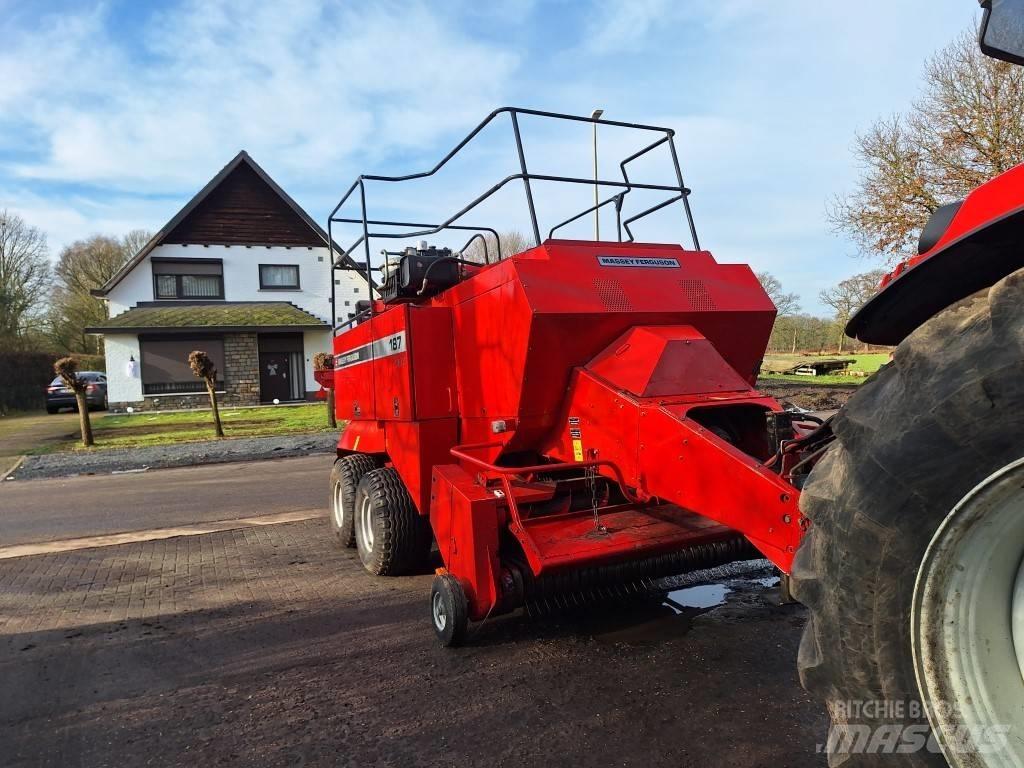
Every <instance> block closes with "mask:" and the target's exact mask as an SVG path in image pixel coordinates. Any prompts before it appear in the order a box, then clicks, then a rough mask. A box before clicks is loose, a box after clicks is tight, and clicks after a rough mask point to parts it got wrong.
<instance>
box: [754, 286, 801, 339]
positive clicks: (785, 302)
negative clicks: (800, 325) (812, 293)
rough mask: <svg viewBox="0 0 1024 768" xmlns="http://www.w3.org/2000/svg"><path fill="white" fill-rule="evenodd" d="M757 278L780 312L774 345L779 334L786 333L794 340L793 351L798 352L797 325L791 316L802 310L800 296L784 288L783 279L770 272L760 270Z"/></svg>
mask: <svg viewBox="0 0 1024 768" xmlns="http://www.w3.org/2000/svg"><path fill="white" fill-rule="evenodd" d="M757 280H758V282H760V283H761V287H762V288H764V292H765V293H767V294H768V298H770V299H771V300H772V303H773V304H774V305H775V310H776V312H777V313H778V314H777V315H776V316H775V325H774V326H773V327H772V339H773V344H772V346H777V344H775V343H774V341H775V338H776V337H777V336H779V335H780V334H786V336H787V338H789V339H790V340H791V341H792V347H793V349H792V351H793V352H796V342H797V326H796V324H795V323H791V322H789V318H791V317H792V316H793V315H795V314H797V313H798V312H799V311H800V297H799V296H798V295H797V294H795V293H786V292H785V291H784V290H783V289H782V281H781V280H779V278H777V277H776V276H775V275H773V274H771V273H770V272H758V273H757Z"/></svg>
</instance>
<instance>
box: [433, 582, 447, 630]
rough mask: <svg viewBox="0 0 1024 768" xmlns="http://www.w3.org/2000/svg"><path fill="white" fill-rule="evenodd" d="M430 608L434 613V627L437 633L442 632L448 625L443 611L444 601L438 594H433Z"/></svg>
mask: <svg viewBox="0 0 1024 768" xmlns="http://www.w3.org/2000/svg"><path fill="white" fill-rule="evenodd" d="M431 606H432V608H433V612H434V626H435V627H437V630H438V631H439V632H444V628H445V627H446V626H447V625H448V614H447V613H446V612H445V610H444V600H442V599H441V593H440V592H435V593H434V597H433V599H432V600H431Z"/></svg>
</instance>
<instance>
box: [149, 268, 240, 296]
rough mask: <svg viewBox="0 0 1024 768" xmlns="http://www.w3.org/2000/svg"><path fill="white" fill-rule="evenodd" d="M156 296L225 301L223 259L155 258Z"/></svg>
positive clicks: (154, 290) (154, 281)
mask: <svg viewBox="0 0 1024 768" xmlns="http://www.w3.org/2000/svg"><path fill="white" fill-rule="evenodd" d="M153 294H154V296H155V297H156V298H157V299H223V298H224V267H223V264H222V263H221V261H220V259H182V260H166V259H153Z"/></svg>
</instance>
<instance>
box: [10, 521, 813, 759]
mask: <svg viewBox="0 0 1024 768" xmlns="http://www.w3.org/2000/svg"><path fill="white" fill-rule="evenodd" d="M324 527H325V523H324V521H322V520H308V521H304V522H298V523H288V524H282V525H273V526H267V527H263V528H246V529H241V530H234V531H227V532H221V533H214V534H207V535H201V536H188V537H180V538H176V539H167V540H163V541H151V542H143V543H136V544H128V545H119V546H113V547H102V548H95V549H86V550H79V551H75V552H69V553H62V554H53V555H37V556H32V557H22V558H14V559H9V560H3V561H0V681H2V695H0V763H2V764H3V765H5V766H10V765H13V766H38V765H45V766H69V765H74V766H118V767H119V768H120V767H121V766H134V765H189V766H197V767H198V766H202V767H203V768H205V766H211V765H259V766H278V765H280V766H286V765H359V766H362V767H366V766H402V767H403V768H404V766H419V765H424V766H425V765H446V766H448V765H460V766H462V765H487V766H504V765H508V766H523V765H538V764H550V765H572V766H591V765H592V766H605V765H637V766H645V767H646V766H651V765H665V766H673V768H679V766H685V765H698V766H744V768H750V767H752V766H754V767H756V766H772V767H773V768H780V767H782V766H816V765H821V764H822V760H821V758H820V756H818V755H816V754H815V752H814V745H815V743H816V742H818V741H821V740H822V739H823V734H824V727H825V724H824V719H823V715H822V712H821V710H820V708H819V707H818V706H817V705H815V704H814V703H812V702H809V701H808V699H807V697H806V696H805V694H804V693H803V692H802V691H801V690H800V688H799V687H798V685H797V682H796V674H795V671H794V663H793V660H794V658H795V655H796V646H797V642H798V635H799V629H800V626H801V625H802V623H803V620H804V619H803V612H802V610H801V609H800V608H797V607H785V608H780V607H776V606H774V605H772V604H771V602H770V599H769V598H770V596H769V594H768V593H767V592H766V590H765V589H764V588H763V587H761V586H760V585H759V584H757V583H756V582H752V581H745V582H733V583H732V586H733V588H734V590H735V591H734V592H733V594H732V595H731V596H730V601H729V603H728V604H726V605H725V606H722V607H720V608H718V609H716V610H715V611H713V612H711V613H707V614H704V615H701V616H697V617H693V616H690V615H679V616H676V615H664V614H661V613H658V614H648V613H646V612H641V613H625V614H624V613H621V612H619V613H613V614H607V613H606V614H601V613H595V614H592V615H589V616H583V617H575V618H563V619H559V620H547V621H528V620H525V619H521V618H517V617H511V618H504V619H498V620H493V621H492V622H490V623H488V624H487V625H486V626H485V627H484V628H483V629H482V631H480V633H479V634H478V635H477V636H476V637H475V638H474V643H473V645H472V646H471V647H468V648H464V649H459V650H457V651H446V650H443V649H441V648H439V647H437V646H436V644H435V643H434V642H433V639H432V636H431V634H430V630H429V625H428V622H427V616H426V614H427V594H428V590H429V583H430V576H429V574H424V575H422V576H416V577H411V578H404V579H374V578H371V577H370V576H368V575H367V574H365V572H363V571H362V570H361V568H360V567H359V565H358V562H357V560H356V558H355V556H354V553H353V552H352V551H351V550H347V551H339V550H337V549H335V548H334V546H333V544H332V543H331V542H330V540H329V538H328V536H326V535H325V533H324Z"/></svg>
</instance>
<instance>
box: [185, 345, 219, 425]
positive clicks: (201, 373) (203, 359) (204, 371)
mask: <svg viewBox="0 0 1024 768" xmlns="http://www.w3.org/2000/svg"><path fill="white" fill-rule="evenodd" d="M188 365H189V367H190V368H191V369H192V373H194V374H195V375H196V377H197V378H200V379H202V380H203V381H205V382H206V393H207V394H208V395H209V396H210V409H211V410H212V411H213V426H214V429H215V430H216V432H217V437H224V427H222V426H221V423H220V409H218V408H217V366H215V365H214V364H213V360H211V359H210V356H209V355H208V354H206V353H205V352H203V351H202V350H201V349H196V350H193V351H192V352H190V353H189V355H188Z"/></svg>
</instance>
